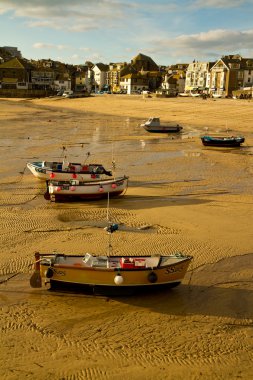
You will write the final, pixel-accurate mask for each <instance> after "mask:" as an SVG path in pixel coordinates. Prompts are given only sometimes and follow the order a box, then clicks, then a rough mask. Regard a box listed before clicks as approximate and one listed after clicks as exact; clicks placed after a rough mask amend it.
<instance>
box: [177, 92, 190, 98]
mask: <svg viewBox="0 0 253 380" xmlns="http://www.w3.org/2000/svg"><path fill="white" fill-rule="evenodd" d="M178 96H183V97H188V96H190V93H189V92H179V94H178Z"/></svg>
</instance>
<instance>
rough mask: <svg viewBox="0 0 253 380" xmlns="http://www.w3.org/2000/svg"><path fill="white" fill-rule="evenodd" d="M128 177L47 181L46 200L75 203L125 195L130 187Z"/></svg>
mask: <svg viewBox="0 0 253 380" xmlns="http://www.w3.org/2000/svg"><path fill="white" fill-rule="evenodd" d="M128 178H129V177H127V176H121V177H116V178H113V179H109V180H106V179H105V180H96V181H95V180H93V181H79V180H78V179H71V180H69V181H58V180H55V179H51V180H48V181H46V186H47V189H46V192H45V194H44V198H45V199H46V200H51V201H55V202H58V201H73V200H79V199H86V200H89V199H101V198H105V197H106V196H107V194H110V196H118V195H120V194H122V193H124V192H125V191H126V190H127V187H128Z"/></svg>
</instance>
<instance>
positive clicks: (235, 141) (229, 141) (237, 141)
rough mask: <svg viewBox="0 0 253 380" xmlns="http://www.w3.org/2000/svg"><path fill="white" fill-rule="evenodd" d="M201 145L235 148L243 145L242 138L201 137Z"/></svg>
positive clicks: (243, 139)
mask: <svg viewBox="0 0 253 380" xmlns="http://www.w3.org/2000/svg"><path fill="white" fill-rule="evenodd" d="M201 141H202V144H203V145H205V146H222V147H237V146H240V145H241V144H242V143H244V141H245V138H244V137H242V136H209V135H206V136H201Z"/></svg>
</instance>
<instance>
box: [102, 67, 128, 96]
mask: <svg viewBox="0 0 253 380" xmlns="http://www.w3.org/2000/svg"><path fill="white" fill-rule="evenodd" d="M125 67H127V63H126V62H118V63H110V64H109V71H107V74H106V83H107V86H108V88H109V89H110V90H111V91H112V92H116V93H117V92H120V90H121V88H120V78H121V75H122V74H121V73H122V71H123V70H124V68H125Z"/></svg>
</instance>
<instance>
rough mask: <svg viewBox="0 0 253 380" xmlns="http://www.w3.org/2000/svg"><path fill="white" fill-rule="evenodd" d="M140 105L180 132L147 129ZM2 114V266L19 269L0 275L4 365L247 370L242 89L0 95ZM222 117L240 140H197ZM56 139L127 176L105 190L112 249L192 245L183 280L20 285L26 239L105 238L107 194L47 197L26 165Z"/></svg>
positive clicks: (248, 202) (92, 244)
mask: <svg viewBox="0 0 253 380" xmlns="http://www.w3.org/2000/svg"><path fill="white" fill-rule="evenodd" d="M150 116H158V117H160V118H161V120H162V121H164V122H169V121H173V122H176V123H179V124H181V125H182V126H183V127H184V129H183V134H182V135H180V136H172V135H161V134H155V135H154V134H149V133H148V132H146V131H145V130H143V129H142V128H141V127H140V126H139V124H140V123H141V122H142V121H143V120H144V119H147V118H148V117H150ZM0 121H1V122H0V172H1V184H0V199H1V219H0V226H1V233H0V239H1V253H0V280H1V282H3V281H4V280H5V279H7V278H9V277H10V276H11V275H15V274H17V275H16V276H14V277H13V278H12V279H10V280H9V281H7V282H3V283H2V284H0V306H1V308H0V341H1V347H0V377H1V379H7V380H13V379H35V378H37V379H43V380H44V379H50V380H51V379H57V380H58V379H65V380H74V379H92V380H93V379H103V380H104V379H108V380H111V379H115V380H117V379H119V378H120V379H122V380H124V379H126V380H128V379H130V378H131V379H138V380H139V379H159V380H160V379H161V380H163V379H177V380H178V379H179V380H180V379H201V378H203V379H205V380H206V379H210V380H213V379H251V378H252V376H253V364H252V362H253V354H252V341H253V307H252V305H253V277H252V274H253V264H252V263H253V233H252V225H253V198H252V195H253V166H252V164H253V102H252V101H246V100H232V99H217V100H211V99H208V100H202V99H188V98H187V99H184V98H175V99H174V98H172V99H157V98H145V99H143V98H142V97H141V96H131V97H128V96H124V95H122V96H120V95H119V96H117V95H103V96H97V97H91V98H84V99H60V98H48V99H35V100H29V99H28V100H22V99H13V100H6V99H0ZM228 129H229V130H230V132H229V133H231V134H234V135H235V134H243V135H244V136H245V139H246V140H245V143H244V144H243V146H242V147H240V148H236V149H235V148H234V149H229V148H227V149H224V148H211V147H204V146H202V144H201V141H200V137H199V136H200V135H202V134H204V133H206V131H207V130H208V132H209V133H214V132H220V133H225V131H226V130H228ZM80 143H82V144H80ZM63 146H65V147H66V148H67V149H66V154H67V155H68V158H69V159H70V160H71V159H72V160H75V161H77V160H79V159H82V160H85V159H86V158H87V153H88V152H90V157H89V158H88V162H95V161H96V162H98V163H99V162H101V163H103V164H104V166H105V167H106V168H108V169H110V168H111V165H112V160H114V161H115V163H116V175H121V174H126V175H129V177H130V181H129V188H128V190H127V193H126V194H125V195H124V196H122V197H119V198H115V199H111V200H110V218H111V219H112V220H113V221H114V222H117V223H119V225H120V229H119V231H117V232H116V233H115V234H113V235H112V244H113V253H114V254H115V255H116V254H121V253H122V254H129V253H132V254H133V255H138V254H141V253H142V254H149V253H173V252H177V251H181V252H184V253H185V254H189V255H192V256H193V257H194V260H193V263H192V265H191V266H190V270H189V272H188V273H187V276H186V277H185V279H184V282H183V284H182V285H180V286H179V287H177V288H175V289H173V290H166V291H161V292H156V293H154V294H153V293H152V294H144V295H137V296H134V297H133V296H132V297H117V298H113V297H102V296H92V295H83V294H80V293H63V292H51V291H49V290H47V289H46V288H42V289H32V288H30V285H29V278H30V276H31V274H32V268H31V266H30V265H31V264H32V262H33V258H34V252H35V251H36V250H39V251H41V252H52V251H53V250H55V251H58V252H62V253H76V254H80V255H82V254H84V253H86V252H90V253H92V252H93V253H101V254H106V252H107V244H108V240H107V239H108V237H107V234H106V233H105V231H104V229H103V227H104V226H105V225H106V213H107V202H106V200H101V201H90V202H74V203H51V202H48V201H46V200H45V199H44V197H43V194H44V192H45V184H44V183H43V182H41V181H38V180H36V179H35V178H34V177H33V176H32V174H31V173H30V172H28V169H25V168H26V163H27V162H28V161H36V160H41V159H47V160H57V159H58V158H61V157H62V147H63ZM143 226H148V227H149V228H147V229H142V227H143Z"/></svg>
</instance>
